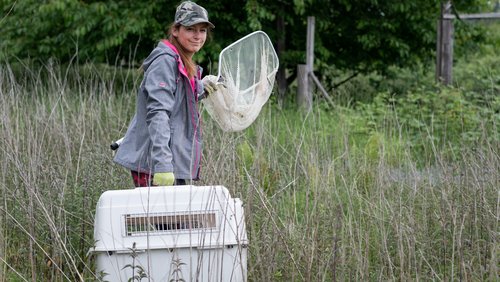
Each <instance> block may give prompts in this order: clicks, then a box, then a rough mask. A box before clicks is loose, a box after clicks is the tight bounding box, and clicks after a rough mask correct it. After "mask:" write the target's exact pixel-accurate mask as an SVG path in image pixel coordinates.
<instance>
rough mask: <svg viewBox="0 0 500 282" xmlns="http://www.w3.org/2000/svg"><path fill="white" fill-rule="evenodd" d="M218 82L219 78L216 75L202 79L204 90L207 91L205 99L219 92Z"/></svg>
mask: <svg viewBox="0 0 500 282" xmlns="http://www.w3.org/2000/svg"><path fill="white" fill-rule="evenodd" d="M216 80H217V77H216V76H214V75H207V76H205V77H204V78H203V79H202V81H203V88H204V89H205V97H208V96H209V95H210V94H212V93H214V92H215V91H217V89H218V85H217V83H215V81H216Z"/></svg>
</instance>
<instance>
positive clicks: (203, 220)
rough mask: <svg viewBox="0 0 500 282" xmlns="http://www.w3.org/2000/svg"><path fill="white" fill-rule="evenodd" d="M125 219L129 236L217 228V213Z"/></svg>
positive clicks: (164, 214) (142, 216)
mask: <svg viewBox="0 0 500 282" xmlns="http://www.w3.org/2000/svg"><path fill="white" fill-rule="evenodd" d="M124 217H125V230H126V235H127V236H134V235H143V234H146V233H149V234H151V233H153V234H154V233H165V232H181V231H191V230H198V229H212V228H215V227H216V213H215V212H205V213H189V212H183V213H180V212H178V213H161V214H159V213H155V214H127V215H125V216H124Z"/></svg>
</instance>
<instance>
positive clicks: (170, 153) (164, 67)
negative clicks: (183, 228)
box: [114, 40, 203, 180]
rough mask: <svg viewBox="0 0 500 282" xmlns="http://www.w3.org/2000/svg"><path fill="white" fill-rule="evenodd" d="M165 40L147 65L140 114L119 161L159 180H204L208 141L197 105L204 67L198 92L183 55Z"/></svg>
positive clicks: (126, 140) (154, 51)
mask: <svg viewBox="0 0 500 282" xmlns="http://www.w3.org/2000/svg"><path fill="white" fill-rule="evenodd" d="M172 48H175V47H173V46H172V45H171V44H170V43H169V42H168V41H165V40H164V41H162V42H160V43H159V44H158V46H157V47H156V48H155V49H154V50H153V51H152V52H151V54H150V55H149V56H148V58H147V59H146V60H145V61H144V63H143V68H144V78H143V80H142V83H141V86H140V88H139V90H138V93H137V105H136V114H135V116H134V118H133V119H132V121H131V123H130V125H129V127H128V130H127V133H126V134H125V138H124V140H123V143H122V144H121V145H120V147H119V149H118V151H117V153H116V156H115V158H114V161H115V162H116V163H118V164H120V165H122V166H124V167H126V168H128V169H130V170H134V171H138V172H145V173H148V174H151V175H153V174H154V173H156V172H173V173H174V175H175V178H177V179H193V180H197V179H199V174H200V161H201V146H202V138H201V137H202V136H201V128H200V115H199V113H198V105H197V102H198V100H199V99H201V98H202V95H201V93H203V84H202V83H201V81H200V77H201V68H200V67H198V76H197V77H195V92H194V93H193V90H192V87H191V84H190V81H189V78H188V77H187V75H186V72H185V70H184V66H183V64H182V60H181V59H180V56H179V55H178V54H177V53H176V52H175V51H174V50H173V49H172Z"/></svg>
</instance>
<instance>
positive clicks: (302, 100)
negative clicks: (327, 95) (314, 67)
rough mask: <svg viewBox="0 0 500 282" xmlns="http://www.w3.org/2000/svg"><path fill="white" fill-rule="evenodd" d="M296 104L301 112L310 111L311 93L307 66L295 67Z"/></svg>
mask: <svg viewBox="0 0 500 282" xmlns="http://www.w3.org/2000/svg"><path fill="white" fill-rule="evenodd" d="M297 104H298V105H299V108H301V109H302V110H304V111H306V112H309V111H310V110H312V93H311V90H310V83H309V75H308V72H307V65H304V64H301V65H297Z"/></svg>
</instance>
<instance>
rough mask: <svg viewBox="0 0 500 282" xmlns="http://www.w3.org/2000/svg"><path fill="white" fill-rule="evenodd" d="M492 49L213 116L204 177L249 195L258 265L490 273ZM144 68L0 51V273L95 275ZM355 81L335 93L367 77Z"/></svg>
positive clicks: (24, 277)
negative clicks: (25, 60)
mask: <svg viewBox="0 0 500 282" xmlns="http://www.w3.org/2000/svg"><path fill="white" fill-rule="evenodd" d="M489 48H490V47H487V48H485V49H481V50H479V52H478V53H475V54H469V55H468V58H467V60H462V61H460V62H459V63H457V64H456V68H455V69H456V71H455V81H456V82H455V85H454V86H453V87H449V88H446V87H441V86H439V85H435V84H434V82H433V75H432V72H431V71H430V70H429V69H425V68H424V69H422V70H421V73H422V77H420V78H418V79H419V83H418V85H415V86H413V85H412V84H411V83H410V82H408V83H405V81H408V79H410V78H412V77H411V73H412V70H409V69H394V71H395V72H397V73H398V75H396V77H397V78H399V79H400V81H397V80H392V81H387V84H390V85H393V86H394V87H392V88H391V87H386V88H385V90H383V91H382V90H381V89H378V88H377V89H378V90H380V91H377V92H376V93H374V94H373V99H372V100H370V101H366V102H363V101H360V102H356V103H354V104H349V103H345V104H341V105H339V106H337V107H336V108H335V109H331V108H328V107H327V106H324V105H321V104H320V102H319V101H318V103H317V105H316V107H315V110H314V111H313V112H311V113H309V114H307V115H306V114H301V113H300V112H299V111H297V110H295V109H291V108H289V109H280V108H279V107H278V106H277V105H274V104H272V103H270V104H268V105H267V106H266V107H265V110H264V111H263V112H262V114H261V116H260V117H259V118H258V119H257V121H256V122H255V123H254V124H253V125H252V127H251V128H250V129H248V130H246V131H244V132H241V133H231V134H230V133H223V132H221V131H220V130H219V129H218V128H217V126H216V125H215V123H214V122H212V121H211V120H210V118H208V117H205V120H204V139H205V144H206V146H205V155H204V160H203V162H204V164H205V166H204V169H203V175H204V179H203V180H202V181H201V182H199V183H197V184H198V185H204V184H222V185H225V186H226V187H228V188H229V189H230V191H231V193H232V194H233V196H235V197H240V198H242V200H243V202H244V203H245V213H246V220H247V227H248V230H247V231H248V235H249V239H250V244H249V263H248V270H249V279H250V280H251V281H290V280H292V281H332V280H339V281H342V280H356V281H359V280H489V281H495V280H497V277H498V271H499V269H498V246H499V244H498V230H499V226H498V222H499V221H498V218H499V216H500V213H499V211H500V207H499V194H498V187H500V174H499V171H500V156H499V148H500V136H499V129H498V124H499V122H500V98H499V97H500V95H499V94H500V80H499V77H500V75H499V70H498V67H496V66H498V65H499V63H500V58H499V56H498V54H497V53H495V51H494V50H498V48H499V46H498V45H494V47H491V48H492V49H491V50H490V49H489ZM478 62H481V63H478ZM139 79H140V73H138V72H136V71H135V70H130V69H109V68H105V67H101V66H96V65H87V66H83V67H77V66H73V65H70V66H62V65H59V64H46V65H44V66H42V67H40V68H33V67H32V66H31V65H26V66H22V65H21V66H19V65H16V66H15V67H14V66H13V65H10V64H2V65H1V66H0V107H1V109H0V119H1V123H0V136H1V139H0V157H1V159H2V160H3V161H2V163H1V164H0V179H1V182H0V185H1V186H0V189H1V193H0V200H1V206H0V225H1V226H2V227H1V228H0V262H1V263H0V265H1V267H0V281H79V280H86V281H93V280H95V279H96V277H100V276H102V273H101V274H99V273H94V268H93V259H92V257H88V256H87V251H88V249H89V248H90V247H91V246H92V245H93V236H92V235H93V215H94V211H95V205H96V201H97V199H98V197H99V195H100V194H101V193H102V192H103V191H106V190H109V189H129V188H132V186H133V185H132V181H131V179H130V175H129V173H128V172H127V171H125V170H124V169H122V168H121V167H119V166H117V165H115V164H114V163H112V160H111V159H112V153H111V151H110V150H109V144H110V142H111V141H112V140H114V139H116V138H118V137H120V136H121V135H122V134H123V133H124V131H125V129H126V126H127V124H128V122H129V120H130V118H131V115H132V114H133V110H134V105H135V89H136V87H137V82H138V81H139ZM122 81H126V82H127V83H125V84H124V83H122ZM359 81H365V82H366V84H364V85H361V84H359V85H358V86H356V85H354V84H351V85H350V86H349V85H346V87H345V88H344V89H343V90H342V91H345V92H344V93H343V95H344V96H337V97H336V99H337V102H341V101H345V100H342V99H343V97H344V98H345V97H348V96H349V95H354V94H355V93H358V92H359V91H358V90H359V89H357V88H356V87H361V89H373V88H372V87H373V85H371V84H370V79H369V78H366V77H360V78H359V80H358V82H359ZM408 85H410V86H408ZM395 86H398V87H395ZM349 87H352V88H349ZM378 87H381V86H378ZM394 89H400V90H398V91H394ZM319 95H320V94H318V97H319ZM318 100H319V99H318Z"/></svg>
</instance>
